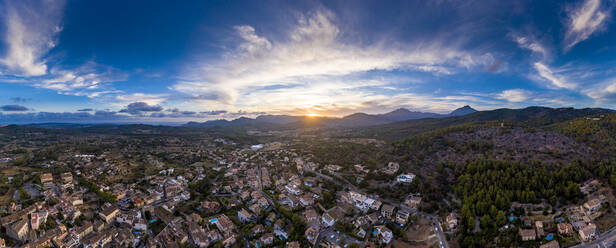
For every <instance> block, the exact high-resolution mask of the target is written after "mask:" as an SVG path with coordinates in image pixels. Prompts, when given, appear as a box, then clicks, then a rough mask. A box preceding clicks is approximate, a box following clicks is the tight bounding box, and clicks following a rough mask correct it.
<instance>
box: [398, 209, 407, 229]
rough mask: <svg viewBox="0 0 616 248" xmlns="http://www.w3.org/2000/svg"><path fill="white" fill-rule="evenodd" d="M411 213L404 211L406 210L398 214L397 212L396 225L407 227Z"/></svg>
mask: <svg viewBox="0 0 616 248" xmlns="http://www.w3.org/2000/svg"><path fill="white" fill-rule="evenodd" d="M409 215H410V214H409V212H407V211H404V210H398V212H396V223H398V225H400V226H404V225H406V221H407V220H408V219H409Z"/></svg>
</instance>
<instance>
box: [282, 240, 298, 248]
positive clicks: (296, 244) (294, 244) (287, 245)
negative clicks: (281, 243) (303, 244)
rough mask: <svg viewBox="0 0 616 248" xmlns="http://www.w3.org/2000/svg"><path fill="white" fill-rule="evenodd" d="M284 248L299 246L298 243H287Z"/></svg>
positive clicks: (296, 247)
mask: <svg viewBox="0 0 616 248" xmlns="http://www.w3.org/2000/svg"><path fill="white" fill-rule="evenodd" d="M285 247H287V248H299V247H300V245H299V242H297V241H293V242H287V243H286V246H285Z"/></svg>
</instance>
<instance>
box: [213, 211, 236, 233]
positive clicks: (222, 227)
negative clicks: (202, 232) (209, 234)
mask: <svg viewBox="0 0 616 248" xmlns="http://www.w3.org/2000/svg"><path fill="white" fill-rule="evenodd" d="M210 223H213V224H215V225H216V228H218V230H219V231H220V232H221V233H223V234H224V235H225V236H226V235H229V234H231V232H232V231H233V229H235V225H234V224H233V222H232V221H231V219H229V217H227V216H226V215H225V214H221V215H219V216H218V218H213V219H210Z"/></svg>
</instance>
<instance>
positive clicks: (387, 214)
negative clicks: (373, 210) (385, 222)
mask: <svg viewBox="0 0 616 248" xmlns="http://www.w3.org/2000/svg"><path fill="white" fill-rule="evenodd" d="M395 208H396V207H394V206H392V205H389V204H385V205H383V207H381V215H383V217H384V218H387V219H391V216H392V215H393V214H394V210H395Z"/></svg>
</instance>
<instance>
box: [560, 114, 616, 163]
mask: <svg viewBox="0 0 616 248" xmlns="http://www.w3.org/2000/svg"><path fill="white" fill-rule="evenodd" d="M549 129H551V130H553V131H555V132H558V133H561V134H563V135H566V136H568V137H571V138H574V139H575V140H577V141H578V142H581V143H584V144H586V145H588V146H590V147H592V148H594V149H596V150H597V151H598V152H600V153H604V154H605V153H613V152H614V151H616V114H607V115H602V116H601V115H600V116H595V117H594V118H590V117H589V118H577V119H574V120H570V121H565V122H561V123H557V124H554V125H552V126H551V127H549Z"/></svg>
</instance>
